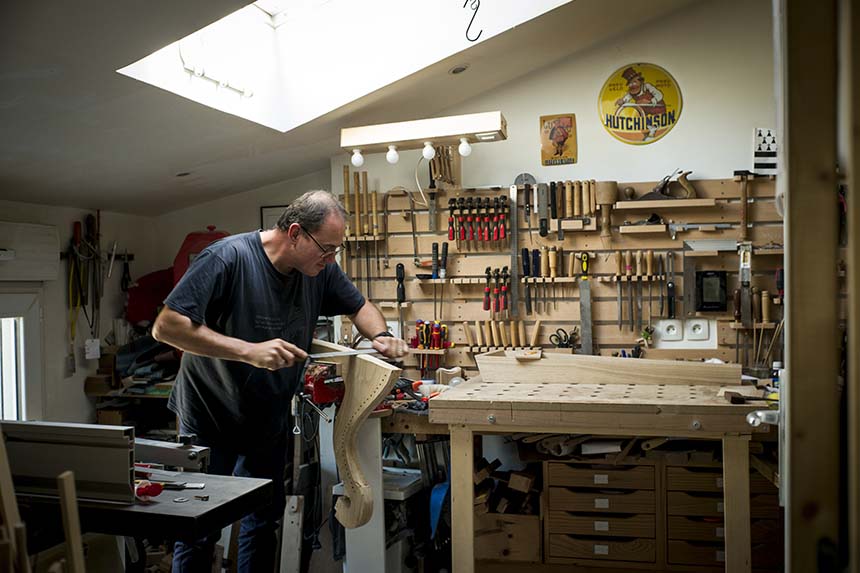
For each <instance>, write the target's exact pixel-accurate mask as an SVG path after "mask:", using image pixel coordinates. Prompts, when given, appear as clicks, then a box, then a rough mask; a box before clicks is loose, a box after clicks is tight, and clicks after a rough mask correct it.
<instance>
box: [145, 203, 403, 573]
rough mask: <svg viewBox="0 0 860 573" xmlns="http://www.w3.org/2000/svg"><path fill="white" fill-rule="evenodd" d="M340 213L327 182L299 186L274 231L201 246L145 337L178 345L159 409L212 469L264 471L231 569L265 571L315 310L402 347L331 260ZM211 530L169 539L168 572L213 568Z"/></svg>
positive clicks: (396, 352)
mask: <svg viewBox="0 0 860 573" xmlns="http://www.w3.org/2000/svg"><path fill="white" fill-rule="evenodd" d="M345 224H346V213H345V211H344V210H343V207H341V205H340V203H339V202H338V201H337V199H336V198H335V197H334V196H333V195H331V194H330V193H328V192H326V191H311V192H308V193H305V194H304V195H302V196H301V197H300V198H299V199H297V200H296V201H294V202H293V203H292V204H291V205H290V206H289V207H287V209H286V210H285V211H284V213H283V215H281V218H280V219H279V220H278V223H277V226H276V227H274V228H273V229H268V230H263V231H254V232H251V233H244V234H241V235H234V236H231V237H227V238H225V239H222V240H220V241H218V242H216V243H213V244H212V245H209V246H208V247H207V248H206V249H204V251H203V252H202V253H200V255H198V257H197V258H196V259H195V260H194V262H193V263H192V264H191V266H190V267H189V269H188V272H187V273H186V274H185V275H184V276H183V277H182V279H181V280H180V281H179V283H178V284H177V285H176V287H175V288H174V289H173V291H172V292H171V293H170V295H169V296H168V297H167V299H166V300H165V301H164V302H165V308H164V309H163V310H162V311H161V313H160V314H159V316H158V318H157V319H156V321H155V325H154V327H153V331H152V334H153V336H154V337H155V338H156V339H157V340H159V341H161V342H166V343H168V344H170V345H172V346H175V347H176V348H179V349H180V350H183V351H184V353H183V356H182V363H181V365H180V368H179V373H178V374H177V377H176V384H175V387H174V390H173V392H172V393H171V396H170V401H169V402H168V407H169V408H170V409H171V410H173V411H174V412H175V413H176V414H177V416H179V421H180V426H181V430H182V431H183V432H190V433H194V434H197V436H198V440H199V443H200V444H202V445H206V446H209V447H210V448H211V457H210V467H209V471H210V473H217V474H223V475H229V474H234V475H241V476H247V477H259V478H269V479H271V480H272V481H273V485H274V491H275V495H274V500H273V503H272V504H270V505H269V506H267V507H266V508H263V509H261V510H259V511H257V512H254V513H253V514H250V515H248V516H247V517H245V518H244V519H243V520H242V528H241V532H240V537H239V555H238V563H239V570H240V571H271V570H272V569H273V567H274V556H275V531H276V528H277V521H278V520H279V519H280V518H281V516H282V514H283V510H284V500H285V492H284V487H283V485H284V467H285V463H286V461H285V456H286V447H287V443H288V440H287V427H288V414H289V403H290V400H291V399H292V396H293V394H294V393H295V391H296V389H297V388H298V386H299V380H298V376H299V371H300V369H301V365H302V362H303V361H304V359H305V358H306V357H307V352H306V350H307V349H308V348H309V347H310V343H311V338H312V336H313V329H314V325H315V324H316V321H317V318H318V317H319V316H320V315H322V316H332V315H337V314H345V315H348V316H349V317H350V319H351V320H352V321H353V323H354V324H355V326H356V328H358V330H359V332H361V333H362V334H363V335H364V336H366V337H367V338H370V339H371V340H372V343H373V346H374V348H376V349H377V350H378V351H379V352H380V353H382V354H383V355H385V356H387V357H389V358H398V357H400V356H403V355H404V354H405V352H406V344H405V342H403V341H402V340H399V339H396V338H394V337H392V336H391V334H389V333H388V332H386V325H385V319H384V318H383V316H382V314H381V313H380V312H379V310H378V309H377V308H376V307H375V306H374V305H372V304H370V303H368V302H367V301H366V300H365V299H364V297H363V296H362V295H361V293H359V292H358V290H357V289H356V288H355V285H353V284H352V283H351V282H350V281H349V279H348V278H347V277H346V275H345V274H344V273H343V271H342V270H341V269H340V267H338V266H337V264H335V263H334V257H335V255H336V254H337V253H338V252H340V250H341V248H342V247H341V244H342V239H343V233H344V229H345ZM217 538H218V535H217V534H213V535H211V536H209V537H207V538H205V539H200V540H196V541H194V542H193V543H192V542H177V544H176V547H175V548H174V561H173V570H174V571H175V572H185V571H204V570H211V566H210V565H209V564H210V561H211V556H212V549H213V548H214V545H215V542H216V541H217Z"/></svg>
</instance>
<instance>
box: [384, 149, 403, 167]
mask: <svg viewBox="0 0 860 573" xmlns="http://www.w3.org/2000/svg"><path fill="white" fill-rule="evenodd" d="M385 160H386V161H387V162H389V163H390V164H392V165H394V164H395V163H397V162H398V161H399V160H400V154H399V153H397V146H396V145H389V146H388V153H386V154H385Z"/></svg>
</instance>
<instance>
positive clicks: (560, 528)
mask: <svg viewBox="0 0 860 573" xmlns="http://www.w3.org/2000/svg"><path fill="white" fill-rule="evenodd" d="M547 527H548V528H549V531H550V533H571V534H574V535H602V536H606V537H645V538H653V537H655V535H654V532H655V527H656V524H655V518H654V515H648V514H644V515H585V514H582V513H573V512H570V511H550V512H549V521H548V525H547Z"/></svg>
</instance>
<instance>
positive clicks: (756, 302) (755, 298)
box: [752, 287, 761, 324]
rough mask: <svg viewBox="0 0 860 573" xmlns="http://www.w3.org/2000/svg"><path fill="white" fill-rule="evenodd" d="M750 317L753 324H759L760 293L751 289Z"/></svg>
mask: <svg viewBox="0 0 860 573" xmlns="http://www.w3.org/2000/svg"><path fill="white" fill-rule="evenodd" d="M752 315H753V324H755V323H756V322H761V291H760V290H758V289H757V288H756V287H752Z"/></svg>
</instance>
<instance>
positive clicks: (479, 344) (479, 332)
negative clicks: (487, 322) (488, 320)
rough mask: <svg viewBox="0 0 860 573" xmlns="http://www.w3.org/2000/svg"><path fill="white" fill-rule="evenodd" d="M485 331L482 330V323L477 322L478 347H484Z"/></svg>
mask: <svg viewBox="0 0 860 573" xmlns="http://www.w3.org/2000/svg"><path fill="white" fill-rule="evenodd" d="M482 334H483V331H482V330H481V321H479V320H476V321H475V341H476V342H477V343H478V346H483V345H484V337H483V336H482Z"/></svg>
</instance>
